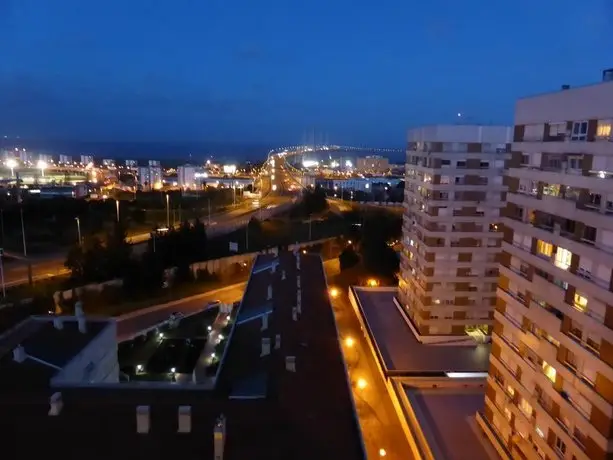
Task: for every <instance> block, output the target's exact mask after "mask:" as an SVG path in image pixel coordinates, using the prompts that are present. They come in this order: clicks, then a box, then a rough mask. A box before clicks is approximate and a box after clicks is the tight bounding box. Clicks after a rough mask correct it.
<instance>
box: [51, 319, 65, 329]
mask: <svg viewBox="0 0 613 460" xmlns="http://www.w3.org/2000/svg"><path fill="white" fill-rule="evenodd" d="M53 327H54V328H56V329H58V330H62V329H64V321H63V319H62V317H61V316H56V317H54V318H53Z"/></svg>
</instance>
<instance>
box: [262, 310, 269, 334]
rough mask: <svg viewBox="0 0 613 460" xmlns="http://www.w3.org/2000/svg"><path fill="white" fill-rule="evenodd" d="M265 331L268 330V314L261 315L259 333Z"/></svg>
mask: <svg viewBox="0 0 613 460" xmlns="http://www.w3.org/2000/svg"><path fill="white" fill-rule="evenodd" d="M266 329H268V313H264V315H262V327H261V328H260V331H265V330H266Z"/></svg>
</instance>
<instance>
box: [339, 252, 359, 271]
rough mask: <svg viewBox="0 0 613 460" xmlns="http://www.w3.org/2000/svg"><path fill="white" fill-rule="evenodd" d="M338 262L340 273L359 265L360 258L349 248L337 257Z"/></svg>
mask: <svg viewBox="0 0 613 460" xmlns="http://www.w3.org/2000/svg"><path fill="white" fill-rule="evenodd" d="M338 262H339V265H340V268H341V271H343V270H347V269H348V268H351V267H354V266H356V265H357V264H359V263H360V256H359V255H358V254H357V253H356V252H355V251H354V249H353V247H351V246H349V247H347V248H345V249H344V250H343V252H341V254H340V255H339V256H338Z"/></svg>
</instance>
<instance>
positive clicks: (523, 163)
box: [521, 153, 530, 165]
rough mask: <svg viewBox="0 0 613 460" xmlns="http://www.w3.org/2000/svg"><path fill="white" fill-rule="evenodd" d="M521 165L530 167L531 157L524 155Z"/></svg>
mask: <svg viewBox="0 0 613 460" xmlns="http://www.w3.org/2000/svg"><path fill="white" fill-rule="evenodd" d="M521 164H522V165H529V164H530V155H528V154H525V153H524V154H523V155H522V156H521Z"/></svg>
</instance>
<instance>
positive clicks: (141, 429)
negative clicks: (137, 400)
mask: <svg viewBox="0 0 613 460" xmlns="http://www.w3.org/2000/svg"><path fill="white" fill-rule="evenodd" d="M150 427H151V426H150V422H149V406H136V432H137V433H141V434H147V433H149V428H150Z"/></svg>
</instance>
